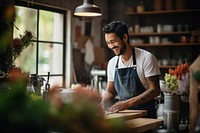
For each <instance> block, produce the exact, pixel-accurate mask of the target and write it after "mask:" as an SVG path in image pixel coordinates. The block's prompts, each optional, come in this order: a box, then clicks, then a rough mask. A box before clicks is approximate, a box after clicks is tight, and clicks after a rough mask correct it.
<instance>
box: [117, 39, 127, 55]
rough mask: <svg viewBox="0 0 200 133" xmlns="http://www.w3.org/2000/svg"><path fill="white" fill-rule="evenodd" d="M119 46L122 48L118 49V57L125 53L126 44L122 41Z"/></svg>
mask: <svg viewBox="0 0 200 133" xmlns="http://www.w3.org/2000/svg"><path fill="white" fill-rule="evenodd" d="M121 46H122V47H121V48H120V52H119V54H118V56H119V55H122V54H124V53H125V51H126V44H125V43H124V42H123V41H122V45H121Z"/></svg>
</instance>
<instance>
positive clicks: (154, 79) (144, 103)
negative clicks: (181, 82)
mask: <svg viewBox="0 0 200 133" xmlns="http://www.w3.org/2000/svg"><path fill="white" fill-rule="evenodd" d="M102 30H103V32H104V33H105V41H106V43H107V46H108V48H110V49H111V50H113V52H114V53H115V55H116V56H114V57H113V58H112V59H110V60H109V62H108V67H107V78H108V81H107V88H106V91H105V93H104V95H103V97H102V101H101V104H102V107H103V109H106V108H107V107H108V106H110V105H111V106H110V107H109V111H111V112H114V113H115V112H118V111H121V110H125V109H145V110H147V111H148V115H147V116H148V117H152V118H155V117H156V109H155V100H154V98H155V97H156V96H158V95H159V94H160V86H159V75H160V69H159V66H158V63H157V59H156V58H155V56H153V55H152V54H151V53H150V52H148V51H145V50H143V49H139V48H134V47H132V46H131V45H130V43H129V34H128V27H127V25H126V24H125V23H124V22H121V21H117V20H114V21H112V22H111V23H109V24H107V25H106V26H105V27H103V29H102ZM116 96H118V97H119V101H117V102H113V100H115V98H116ZM107 109H108V108H107Z"/></svg>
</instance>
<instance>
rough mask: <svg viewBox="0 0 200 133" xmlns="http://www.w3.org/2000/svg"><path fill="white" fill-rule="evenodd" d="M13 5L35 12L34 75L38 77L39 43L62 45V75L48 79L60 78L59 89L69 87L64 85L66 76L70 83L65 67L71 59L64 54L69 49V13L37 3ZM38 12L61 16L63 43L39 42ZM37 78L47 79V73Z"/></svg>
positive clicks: (68, 72) (20, 2)
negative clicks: (43, 11)
mask: <svg viewBox="0 0 200 133" xmlns="http://www.w3.org/2000/svg"><path fill="white" fill-rule="evenodd" d="M15 5H16V6H22V7H26V8H32V9H36V10H37V37H36V38H37V39H36V40H35V41H34V43H36V47H37V49H36V66H35V67H36V74H37V75H38V69H39V68H38V67H39V66H38V64H39V61H38V59H39V57H38V55H39V49H38V47H39V43H52V44H54V43H56V44H54V45H57V44H63V68H62V74H50V75H49V76H50V77H58V76H62V79H63V81H62V86H60V87H66V86H69V84H66V76H67V77H68V78H69V80H68V83H70V81H71V78H70V77H71V76H70V75H71V73H70V71H71V70H68V71H66V67H67V65H66V63H69V62H70V60H69V61H67V59H70V58H71V57H68V58H67V56H69V55H67V54H66V51H67V49H69V48H67V45H66V43H67V42H69V41H67V39H69V38H67V34H68V33H67V32H69V30H67V27H68V23H67V22H68V21H67V19H68V18H69V14H70V11H68V10H64V9H58V8H53V7H51V6H48V5H43V4H39V3H31V4H30V3H29V2H25V1H15ZM39 10H45V11H51V12H55V13H61V14H63V29H64V30H63V43H61V42H54V41H41V40H39ZM69 22H70V21H69ZM66 61H67V62H66ZM38 76H41V77H47V76H48V73H47V74H45V75H38Z"/></svg>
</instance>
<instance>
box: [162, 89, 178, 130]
mask: <svg viewBox="0 0 200 133" xmlns="http://www.w3.org/2000/svg"><path fill="white" fill-rule="evenodd" d="M180 101H181V97H180V95H177V94H169V93H165V94H164V125H165V126H166V128H167V130H175V131H178V130H179V117H180Z"/></svg>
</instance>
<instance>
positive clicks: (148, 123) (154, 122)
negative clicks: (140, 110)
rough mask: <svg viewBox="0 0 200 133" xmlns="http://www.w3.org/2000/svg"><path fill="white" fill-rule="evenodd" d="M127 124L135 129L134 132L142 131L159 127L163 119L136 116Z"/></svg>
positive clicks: (139, 132)
mask: <svg viewBox="0 0 200 133" xmlns="http://www.w3.org/2000/svg"><path fill="white" fill-rule="evenodd" d="M126 124H127V125H128V127H129V128H131V129H133V131H134V133H141V132H144V131H148V130H151V129H155V128H158V127H159V126H160V125H162V124H163V120H160V119H152V118H136V119H131V120H127V121H126Z"/></svg>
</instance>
